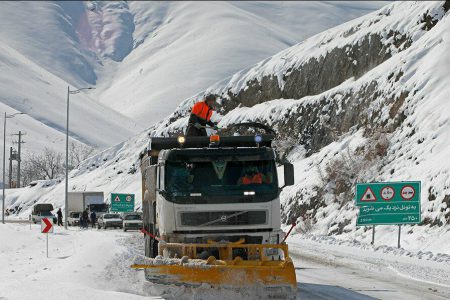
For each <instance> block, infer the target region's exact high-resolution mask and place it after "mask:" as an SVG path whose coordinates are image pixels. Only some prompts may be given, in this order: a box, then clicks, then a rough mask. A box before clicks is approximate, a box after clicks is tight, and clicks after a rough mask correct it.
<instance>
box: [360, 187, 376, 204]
mask: <svg viewBox="0 0 450 300" xmlns="http://www.w3.org/2000/svg"><path fill="white" fill-rule="evenodd" d="M361 201H363V202H370V201H377V198H376V197H375V193H374V192H373V191H372V189H371V188H370V187H368V188H367V189H366V191H365V192H364V194H363V196H362V197H361Z"/></svg>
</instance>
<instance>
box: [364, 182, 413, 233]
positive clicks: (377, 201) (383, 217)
mask: <svg viewBox="0 0 450 300" xmlns="http://www.w3.org/2000/svg"><path fill="white" fill-rule="evenodd" d="M356 205H357V206H359V215H358V219H357V221H356V225H357V226H365V225H401V224H418V223H420V221H421V216H420V181H409V182H376V183H359V184H357V185H356Z"/></svg>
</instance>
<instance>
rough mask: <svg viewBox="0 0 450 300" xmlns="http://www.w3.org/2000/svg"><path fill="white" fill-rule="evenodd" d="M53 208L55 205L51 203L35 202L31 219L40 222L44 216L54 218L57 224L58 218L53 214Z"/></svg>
mask: <svg viewBox="0 0 450 300" xmlns="http://www.w3.org/2000/svg"><path fill="white" fill-rule="evenodd" d="M52 210H53V205H52V204H50V203H40V204H35V205H34V206H33V211H32V213H31V221H32V222H33V223H34V224H36V223H38V222H41V220H42V219H43V218H48V219H50V220H53V223H54V224H56V222H57V218H56V216H55V215H53V214H52Z"/></svg>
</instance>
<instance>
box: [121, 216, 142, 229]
mask: <svg viewBox="0 0 450 300" xmlns="http://www.w3.org/2000/svg"><path fill="white" fill-rule="evenodd" d="M122 226H123V231H127V230H141V229H142V228H143V227H144V225H143V222H142V214H140V213H131V214H127V215H125V216H124V218H123V224H122Z"/></svg>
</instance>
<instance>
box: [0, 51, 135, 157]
mask: <svg viewBox="0 0 450 300" xmlns="http://www.w3.org/2000/svg"><path fill="white" fill-rule="evenodd" d="M0 70H1V72H0V97H1V101H2V103H3V104H4V105H7V106H9V107H11V108H13V109H15V110H17V111H20V112H23V113H26V114H27V115H28V116H30V117H32V118H34V119H35V120H37V121H38V122H40V123H43V124H45V125H47V126H48V127H51V128H49V129H48V130H47V131H49V130H52V129H56V130H58V131H59V132H61V133H65V127H66V98H67V86H68V83H67V82H65V81H63V80H62V79H60V78H58V77H57V76H55V75H53V74H52V73H50V72H48V71H46V70H45V69H43V68H41V67H40V66H39V65H37V64H35V63H34V62H33V61H30V60H29V59H27V58H26V57H25V56H23V55H21V54H20V53H18V52H17V51H15V50H14V49H12V48H10V47H8V46H6V45H0ZM72 89H73V88H72ZM70 105H71V110H70V116H71V122H70V132H71V136H72V137H74V138H75V139H77V140H79V141H80V142H83V143H85V144H88V145H91V146H94V147H100V148H104V147H107V146H110V145H112V144H114V143H117V142H119V141H121V140H124V139H126V138H127V137H129V136H130V135H132V134H133V133H135V132H137V131H140V130H141V127H139V126H138V125H136V124H135V123H134V122H132V121H131V120H129V119H128V118H126V117H124V116H123V115H121V114H119V113H117V112H115V111H113V110H111V109H109V108H107V107H104V106H102V105H100V104H99V103H98V102H96V101H94V100H92V98H90V97H89V95H88V93H84V92H81V93H79V94H75V95H72V96H71V104H70ZM21 120H22V118H17V122H18V123H19V124H21V126H23V127H22V130H23V131H29V132H30V133H31V132H32V131H34V130H33V128H30V127H28V126H27V124H26V123H23V124H22V123H21ZM99 133H101V134H99ZM2 134H3V132H2V133H1V135H2ZM31 139H35V140H37V137H31ZM30 146H33V145H30Z"/></svg>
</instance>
